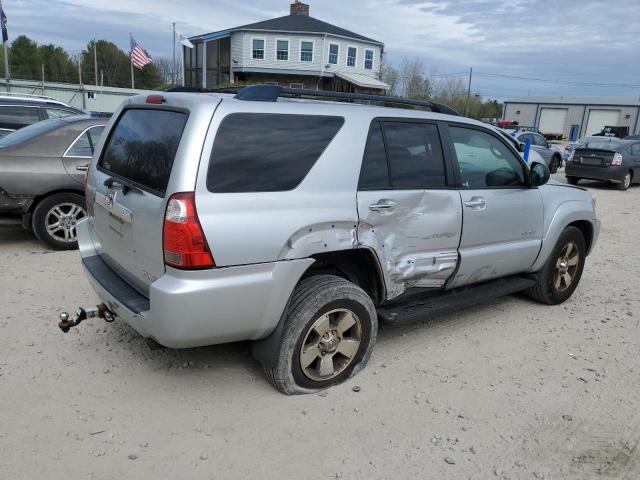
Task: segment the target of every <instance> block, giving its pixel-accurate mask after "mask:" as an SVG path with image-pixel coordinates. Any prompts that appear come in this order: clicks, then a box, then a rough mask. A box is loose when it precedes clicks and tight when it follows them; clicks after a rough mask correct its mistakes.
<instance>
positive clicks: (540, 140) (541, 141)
mask: <svg viewBox="0 0 640 480" xmlns="http://www.w3.org/2000/svg"><path fill="white" fill-rule="evenodd" d="M531 136H532V137H533V144H534V145H537V146H538V147H546V146H547V145H548V143H547V140H546V139H545V138H544V137H543V136H542V135H538V134H536V133H533V134H531Z"/></svg>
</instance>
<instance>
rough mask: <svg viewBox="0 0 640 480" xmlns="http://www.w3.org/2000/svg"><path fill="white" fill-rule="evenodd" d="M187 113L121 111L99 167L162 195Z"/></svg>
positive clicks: (143, 110) (138, 110)
mask: <svg viewBox="0 0 640 480" xmlns="http://www.w3.org/2000/svg"><path fill="white" fill-rule="evenodd" d="M186 123H187V114H185V113H181V112H173V111H168V110H155V109H154V110H151V109H148V110H147V109H130V110H125V112H124V113H123V114H122V116H121V117H120V119H119V120H118V123H117V124H116V126H115V128H114V129H113V130H112V131H111V135H110V136H109V140H108V141H107V144H106V145H105V148H104V152H103V154H102V159H101V161H100V164H99V166H100V167H101V168H102V169H103V170H105V171H107V172H108V173H112V174H113V175H115V176H117V177H121V178H124V179H126V180H130V181H131V182H134V183H136V184H138V185H140V186H141V187H145V188H146V189H148V190H151V191H153V192H156V193H159V194H161V195H164V193H165V191H166V190H167V184H168V183H169V176H170V175H171V169H172V168H173V161H174V160H175V157H176V151H177V150H178V145H179V144H180V139H181V138H182V132H183V131H184V126H185V124H186Z"/></svg>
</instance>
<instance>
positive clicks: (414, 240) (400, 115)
mask: <svg viewBox="0 0 640 480" xmlns="http://www.w3.org/2000/svg"><path fill="white" fill-rule="evenodd" d="M265 88H266V90H264V91H263V90H261V88H260V87H251V88H247V89H245V90H243V91H241V92H240V94H238V95H237V96H236V97H234V96H233V95H228V94H212V93H165V94H163V95H152V96H139V97H135V98H132V99H131V100H128V101H127V102H126V103H125V104H124V105H122V106H121V108H120V109H119V110H118V111H117V112H116V113H115V115H114V116H113V118H112V120H111V122H110V124H109V125H108V126H107V129H106V131H105V135H104V136H103V140H102V142H101V144H100V145H99V146H98V150H97V152H96V155H94V158H93V161H92V163H91V167H90V171H89V174H88V181H87V191H86V198H87V207H88V216H87V218H86V220H84V221H82V222H80V223H79V224H78V238H79V247H80V252H81V255H82V263H83V265H84V268H85V270H86V272H87V274H88V277H89V280H90V281H91V283H92V285H93V287H94V288H95V290H96V292H97V294H98V296H99V298H100V299H101V301H102V302H103V303H102V304H101V305H100V306H99V307H97V308H92V309H79V310H78V312H77V314H76V317H75V318H74V319H69V317H68V315H66V314H63V315H61V317H62V322H61V324H60V326H61V328H63V330H68V329H69V328H70V327H72V326H75V325H77V324H78V323H79V322H80V321H81V320H82V319H84V318H87V317H93V316H99V317H102V318H105V319H106V320H108V321H112V320H114V319H116V318H121V319H123V320H124V321H126V322H127V323H128V324H129V325H131V326H132V327H133V328H134V329H135V330H137V331H138V332H139V333H140V334H141V335H143V336H144V337H145V338H147V339H150V343H152V344H154V345H156V344H160V345H162V346H166V347H172V348H186V347H198V346H204V345H212V344H219V343H224V342H235V341H240V340H251V341H253V342H252V346H253V348H252V351H253V354H254V356H255V358H257V359H258V360H259V361H260V362H261V363H262V364H263V365H264V368H265V370H266V373H267V376H268V378H269V379H270V381H271V382H272V383H273V385H274V386H275V387H276V388H277V389H278V390H280V391H281V392H283V393H286V394H298V393H308V392H315V391H318V390H321V389H325V388H328V387H329V386H331V385H334V384H337V383H340V382H342V381H344V380H345V379H347V378H349V377H351V376H352V375H354V374H355V373H356V372H357V371H359V370H360V369H362V368H363V367H364V365H365V364H366V362H367V360H368V359H369V356H370V355H371V350H372V348H373V345H374V343H375V340H376V334H377V330H378V320H379V319H381V320H386V321H390V322H407V321H415V320H418V319H423V318H425V317H426V316H428V315H433V314H435V313H441V312H444V311H447V310H450V309H451V308H454V307H455V308H460V307H465V306H470V305H472V304H474V303H477V302H478V301H483V300H486V299H489V298H493V297H496V296H500V295H505V294H509V293H513V292H516V291H526V292H527V293H528V294H529V295H530V296H531V297H532V298H534V299H536V300H538V301H540V302H542V303H546V304H559V303H561V302H564V301H565V300H567V299H568V298H569V297H570V296H571V294H572V293H573V292H574V290H575V289H576V287H577V285H578V282H579V281H580V277H581V275H582V270H583V267H584V264H585V258H586V256H587V255H588V254H589V252H590V251H591V250H592V248H593V246H594V244H595V243H596V239H597V237H598V233H599V228H600V222H599V220H598V219H597V217H596V212H595V208H594V201H593V199H592V197H591V196H590V194H589V193H587V192H586V191H584V190H583V189H580V188H577V187H572V186H568V185H562V184H559V183H549V184H546V185H545V183H547V181H548V179H549V171H548V169H547V167H546V166H545V165H543V164H540V163H536V164H534V166H532V167H531V170H530V169H529V167H527V165H526V164H525V163H524V162H523V160H522V159H521V157H520V156H519V154H518V152H517V150H516V149H515V148H513V146H511V145H510V144H509V143H508V142H507V141H506V140H505V139H504V138H502V137H501V135H500V134H498V133H496V132H495V131H494V130H492V129H491V127H489V126H486V125H485V124H482V123H480V122H477V121H474V120H470V119H467V118H462V117H459V116H454V115H446V114H442V113H434V112H425V111H418V110H409V109H406V108H405V109H400V108H398V109H396V108H384V107H376V106H369V105H355V104H345V103H337V102H327V101H318V100H312V99H309V98H304V97H305V95H303V98H287V97H285V96H284V94H285V93H289V94H293V93H295V91H289V90H288V89H284V90H282V89H278V88H277V87H275V91H276V94H275V95H273V96H272V97H271V96H270V95H271V94H270V93H269V92H274V88H271V89H269V88H268V87H265ZM302 93H304V92H302ZM307 93H309V92H307ZM343 96H344V95H343ZM433 110H436V111H438V110H440V111H443V110H444V109H443V108H440V107H438V106H437V105H434V106H433Z"/></svg>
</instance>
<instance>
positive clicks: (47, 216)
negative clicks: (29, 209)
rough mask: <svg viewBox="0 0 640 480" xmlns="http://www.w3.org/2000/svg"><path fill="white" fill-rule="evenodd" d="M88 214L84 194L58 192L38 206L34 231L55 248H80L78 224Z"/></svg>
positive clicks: (44, 241) (40, 238)
mask: <svg viewBox="0 0 640 480" xmlns="http://www.w3.org/2000/svg"><path fill="white" fill-rule="evenodd" d="M86 216H87V213H86V212H85V210H84V197H83V196H82V195H79V194H77V193H56V194H54V195H51V196H49V197H46V198H45V199H43V200H42V201H41V202H40V203H38V205H37V206H36V208H35V210H34V211H33V222H32V226H33V231H34V233H35V234H36V237H38V239H39V240H40V241H41V242H43V243H45V244H47V245H48V246H50V247H51V248H54V249H55V250H74V249H76V248H78V239H77V237H76V224H77V223H78V222H79V221H80V220H81V219H82V218H84V217H86Z"/></svg>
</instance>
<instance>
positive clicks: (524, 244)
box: [448, 124, 543, 287]
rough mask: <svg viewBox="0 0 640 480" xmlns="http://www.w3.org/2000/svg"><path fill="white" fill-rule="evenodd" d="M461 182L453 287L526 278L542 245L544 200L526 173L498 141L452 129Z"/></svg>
mask: <svg viewBox="0 0 640 480" xmlns="http://www.w3.org/2000/svg"><path fill="white" fill-rule="evenodd" d="M448 134H449V138H450V139H451V140H450V141H451V145H452V154H453V157H454V163H457V167H456V168H457V169H458V172H457V173H458V174H459V178H460V180H459V182H460V189H459V192H460V198H461V201H462V210H463V225H464V226H463V229H462V236H461V240H460V267H459V269H458V272H457V273H456V278H455V280H454V282H453V283H452V286H453V287H459V286H463V285H467V284H472V283H477V282H481V281H485V280H489V279H493V278H498V277H504V276H507V275H511V274H515V273H521V272H524V271H526V270H527V269H529V268H530V267H531V265H533V262H534V261H535V259H536V258H537V256H538V253H539V251H540V247H541V244H542V220H543V218H542V216H543V208H542V198H541V196H540V191H539V190H538V189H537V188H529V187H528V186H527V181H526V174H527V169H526V167H525V165H524V163H523V162H522V160H521V159H520V158H519V156H518V155H517V154H516V153H515V152H513V151H512V150H511V149H510V148H508V147H507V144H506V143H504V142H503V140H502V139H501V138H499V136H498V135H497V134H495V133H493V132H489V131H487V130H485V129H482V128H479V127H474V126H470V125H460V124H457V125H453V124H452V125H450V126H449V129H448Z"/></svg>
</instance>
